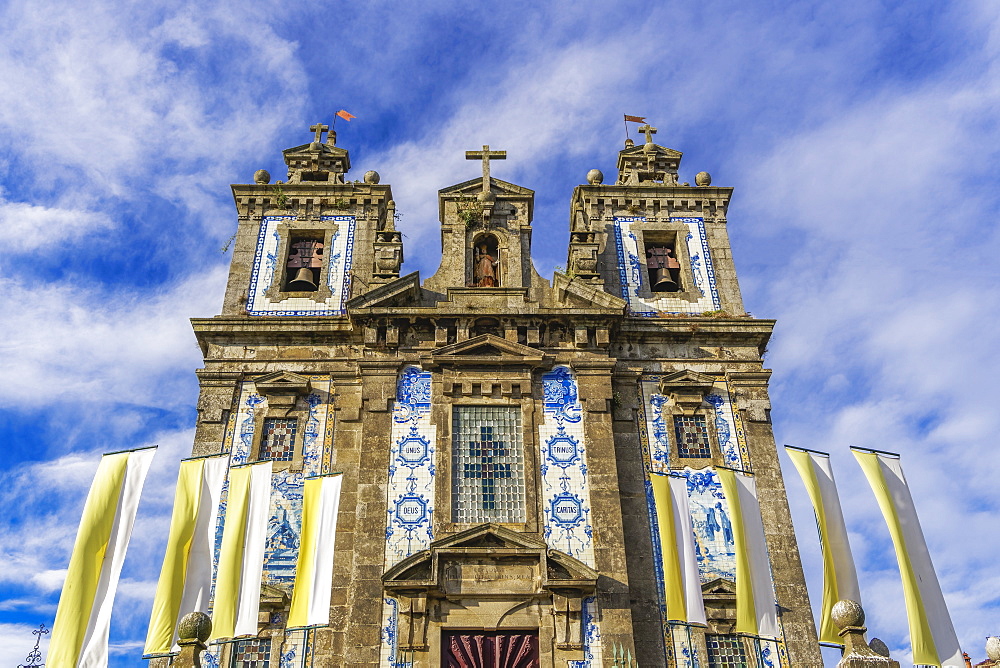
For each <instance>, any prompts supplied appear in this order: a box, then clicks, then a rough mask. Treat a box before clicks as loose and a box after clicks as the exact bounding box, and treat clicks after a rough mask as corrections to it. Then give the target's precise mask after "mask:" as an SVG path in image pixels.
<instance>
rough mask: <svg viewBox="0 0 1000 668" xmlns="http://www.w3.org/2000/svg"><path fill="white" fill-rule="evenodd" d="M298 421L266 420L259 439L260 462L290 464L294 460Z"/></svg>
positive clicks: (284, 419)
mask: <svg viewBox="0 0 1000 668" xmlns="http://www.w3.org/2000/svg"><path fill="white" fill-rule="evenodd" d="M297 428H298V421H297V420H295V419H294V418H266V419H265V420H264V433H263V435H262V436H261V439H260V456H259V457H258V458H257V459H259V460H261V461H265V460H268V459H270V460H271V461H275V462H290V461H292V459H294V458H295V432H296V430H297Z"/></svg>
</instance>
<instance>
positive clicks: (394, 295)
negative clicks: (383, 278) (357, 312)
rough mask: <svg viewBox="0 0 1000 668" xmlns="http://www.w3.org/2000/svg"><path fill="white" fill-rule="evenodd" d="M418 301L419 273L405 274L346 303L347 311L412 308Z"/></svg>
mask: <svg viewBox="0 0 1000 668" xmlns="http://www.w3.org/2000/svg"><path fill="white" fill-rule="evenodd" d="M419 301H420V272H417V271H415V272H413V273H412V274H407V275H406V276H402V277H400V278H397V279H396V280H394V281H392V282H391V283H386V284H385V285H380V286H378V287H377V288H373V289H371V290H369V291H368V292H366V293H365V294H363V295H358V296H357V297H355V298H354V299H349V300H348V301H347V304H346V306H347V308H348V310H351V309H361V308H379V307H383V308H384V307H390V306H414V305H416V304H417V303H419Z"/></svg>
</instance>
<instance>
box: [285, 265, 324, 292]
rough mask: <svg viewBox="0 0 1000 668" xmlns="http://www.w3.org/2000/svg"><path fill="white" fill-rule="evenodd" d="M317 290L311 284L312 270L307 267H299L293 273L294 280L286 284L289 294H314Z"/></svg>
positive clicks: (315, 286)
mask: <svg viewBox="0 0 1000 668" xmlns="http://www.w3.org/2000/svg"><path fill="white" fill-rule="evenodd" d="M318 288H319V286H318V285H316V283H315V282H313V273H312V269H310V268H309V267H299V270H298V271H297V272H296V273H295V278H293V279H292V280H290V281H289V282H288V291H289V292H315V291H316V290H317V289H318Z"/></svg>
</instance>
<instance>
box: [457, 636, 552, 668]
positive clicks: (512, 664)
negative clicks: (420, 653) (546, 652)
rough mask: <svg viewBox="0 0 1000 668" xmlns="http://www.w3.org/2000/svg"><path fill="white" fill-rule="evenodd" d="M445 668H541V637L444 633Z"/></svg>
mask: <svg viewBox="0 0 1000 668" xmlns="http://www.w3.org/2000/svg"><path fill="white" fill-rule="evenodd" d="M442 645H444V648H443V654H444V660H443V661H442V665H444V667H445V668H539V663H538V634H537V633H534V632H531V631H521V632H516V633H483V632H478V633H477V632H472V631H445V632H444V635H443V637H442Z"/></svg>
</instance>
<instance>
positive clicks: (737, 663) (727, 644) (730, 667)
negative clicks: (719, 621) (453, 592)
mask: <svg viewBox="0 0 1000 668" xmlns="http://www.w3.org/2000/svg"><path fill="white" fill-rule="evenodd" d="M705 643H706V644H707V645H708V666H709V668H745V666H746V665H747V653H746V651H745V650H744V649H743V640H741V639H740V637H739V636H736V635H732V634H718V635H715V634H711V633H710V634H708V635H706V636H705Z"/></svg>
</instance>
